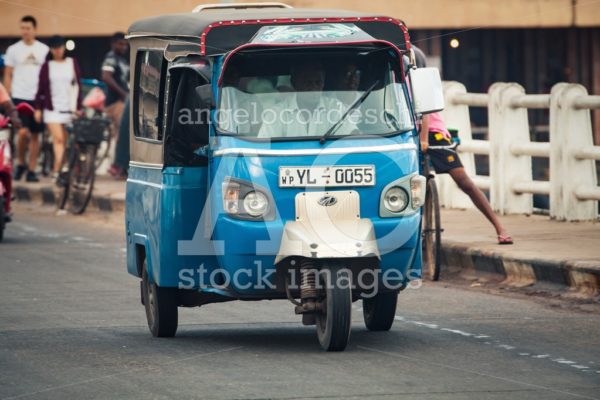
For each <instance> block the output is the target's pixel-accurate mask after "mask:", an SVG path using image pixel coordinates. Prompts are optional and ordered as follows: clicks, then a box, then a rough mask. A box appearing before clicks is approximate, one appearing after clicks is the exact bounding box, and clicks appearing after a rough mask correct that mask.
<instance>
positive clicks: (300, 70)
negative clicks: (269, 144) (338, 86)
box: [259, 60, 357, 137]
mask: <svg viewBox="0 0 600 400" xmlns="http://www.w3.org/2000/svg"><path fill="white" fill-rule="evenodd" d="M290 76H291V79H290V81H291V84H292V89H293V91H292V92H289V93H287V95H286V96H285V97H284V98H283V99H282V101H281V102H280V103H278V104H276V105H274V106H273V107H272V108H270V109H265V110H264V113H263V125H262V127H261V129H260V132H259V137H302V136H321V135H323V134H324V133H325V132H327V130H328V129H330V128H331V127H332V126H333V125H334V124H336V123H338V121H339V120H340V119H341V118H342V116H343V115H344V112H345V110H346V109H347V106H344V104H343V103H342V102H340V101H339V100H337V99H335V98H332V97H329V96H325V95H324V94H323V87H324V85H325V69H324V68H323V65H322V64H321V63H320V62H319V61H316V60H310V61H304V62H300V63H297V64H295V65H293V66H292V68H291V70H290ZM355 131H357V128H356V124H355V123H353V121H352V119H351V118H347V119H346V120H345V121H344V122H342V123H341V124H339V127H338V128H337V129H336V131H335V134H336V135H350V134H352V133H355Z"/></svg>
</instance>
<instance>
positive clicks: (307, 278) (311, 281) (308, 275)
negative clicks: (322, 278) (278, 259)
mask: <svg viewBox="0 0 600 400" xmlns="http://www.w3.org/2000/svg"><path fill="white" fill-rule="evenodd" d="M317 273H318V272H317V270H316V268H315V266H314V264H313V263H312V262H311V261H309V260H304V261H303V262H302V264H301V266H300V298H301V299H302V301H303V302H304V301H306V300H308V299H316V298H318V297H319V291H318V290H317Z"/></svg>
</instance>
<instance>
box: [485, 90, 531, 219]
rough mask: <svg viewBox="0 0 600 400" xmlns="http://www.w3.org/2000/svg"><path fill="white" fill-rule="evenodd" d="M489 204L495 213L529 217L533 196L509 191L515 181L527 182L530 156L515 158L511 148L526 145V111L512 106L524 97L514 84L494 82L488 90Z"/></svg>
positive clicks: (529, 178)
mask: <svg viewBox="0 0 600 400" xmlns="http://www.w3.org/2000/svg"><path fill="white" fill-rule="evenodd" d="M489 95H490V102H489V106H488V123H489V140H490V177H491V188H490V203H491V205H492V208H493V209H494V210H495V211H497V212H498V213H500V214H502V215H504V214H531V213H532V212H533V196H532V195H531V194H530V193H517V192H515V191H514V190H513V188H514V185H515V184H516V183H517V182H531V181H532V175H533V174H532V168H531V156H528V155H515V154H514V153H513V152H512V150H511V145H512V144H515V143H529V141H530V138H529V120H528V117H527V109H526V108H520V107H515V106H513V101H514V100H515V99H516V98H518V97H520V96H523V95H525V89H524V88H523V87H522V86H521V85H518V84H516V83H495V84H493V85H492V86H491V87H490V89H489Z"/></svg>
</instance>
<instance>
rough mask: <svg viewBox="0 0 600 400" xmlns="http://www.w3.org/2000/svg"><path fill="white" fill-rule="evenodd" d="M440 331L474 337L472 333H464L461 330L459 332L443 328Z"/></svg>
mask: <svg viewBox="0 0 600 400" xmlns="http://www.w3.org/2000/svg"><path fill="white" fill-rule="evenodd" d="M440 330H442V331H445V332H451V333H456V334H457V335H461V336H466V337H471V336H474V335H473V334H472V333H469V332H464V331H461V330H458V329H448V328H442V329H440Z"/></svg>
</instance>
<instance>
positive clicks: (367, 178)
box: [279, 165, 375, 187]
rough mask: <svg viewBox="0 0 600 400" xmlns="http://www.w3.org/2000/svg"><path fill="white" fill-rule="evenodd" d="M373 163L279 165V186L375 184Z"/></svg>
mask: <svg viewBox="0 0 600 400" xmlns="http://www.w3.org/2000/svg"><path fill="white" fill-rule="evenodd" d="M374 185H375V167H374V166H373V165H344V166H330V167H279V187H336V186H337V187H340V186H374Z"/></svg>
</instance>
